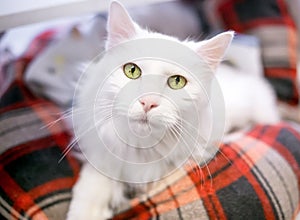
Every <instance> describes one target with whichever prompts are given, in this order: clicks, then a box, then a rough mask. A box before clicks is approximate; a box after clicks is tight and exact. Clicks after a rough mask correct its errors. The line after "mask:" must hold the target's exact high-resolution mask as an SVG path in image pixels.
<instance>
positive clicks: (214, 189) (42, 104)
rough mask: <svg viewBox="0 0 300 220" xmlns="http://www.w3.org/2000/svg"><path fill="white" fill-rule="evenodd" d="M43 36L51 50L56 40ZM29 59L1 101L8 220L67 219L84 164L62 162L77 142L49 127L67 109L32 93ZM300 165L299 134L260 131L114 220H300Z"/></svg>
mask: <svg viewBox="0 0 300 220" xmlns="http://www.w3.org/2000/svg"><path fill="white" fill-rule="evenodd" d="M41 36H45V38H42V39H43V42H44V43H46V42H47V39H48V37H50V39H51V36H52V35H51V34H49V35H48V37H47V35H41ZM50 39H49V40H50ZM30 48H36V49H37V51H40V48H39V47H35V46H33V47H30ZM26 54H38V53H34V51H31V53H26ZM25 57H29V58H26V59H24V58H21V59H18V60H16V61H14V62H11V63H10V65H11V67H13V68H6V69H7V70H8V69H9V70H13V72H15V73H16V78H15V81H14V82H13V83H12V84H11V86H10V87H9V89H8V90H7V91H6V92H5V94H4V95H3V96H2V97H1V102H0V180H1V181H0V219H37V220H40V219H45V220H46V219H51V220H63V219H65V216H66V212H67V210H68V205H69V202H70V200H71V188H72V186H73V184H74V183H75V181H76V178H77V175H78V172H79V163H78V161H76V160H75V159H74V158H73V157H71V156H70V155H67V157H66V158H65V159H63V160H62V161H61V162H58V161H59V159H60V158H61V156H62V153H63V151H64V149H65V148H66V146H67V145H68V143H69V141H70V135H69V133H68V132H67V129H66V127H65V126H64V124H63V123H62V122H61V121H58V122H57V123H55V124H54V125H52V126H46V125H48V124H49V123H51V122H53V121H55V120H56V119H57V118H58V117H59V114H60V110H59V109H58V108H57V107H56V106H55V105H54V104H53V103H51V102H49V101H47V100H43V99H41V98H37V97H35V96H34V95H33V94H32V93H31V92H30V91H29V90H28V89H27V88H26V86H24V84H23V81H22V79H23V72H24V69H25V68H26V66H27V64H28V62H30V60H31V58H30V56H25ZM299 165H300V135H299V133H297V132H296V131H295V130H294V129H293V128H291V127H290V126H288V125H286V124H278V125H277V126H256V127H255V128H253V129H252V130H251V131H250V132H248V133H247V134H244V135H243V136H241V137H240V138H239V139H238V140H236V141H234V142H232V143H228V144H223V145H222V146H221V148H220V152H219V153H218V154H217V155H216V157H215V158H214V159H213V160H212V161H211V162H210V163H208V164H207V166H205V167H202V168H201V169H199V168H198V167H197V165H195V164H192V163H190V164H187V166H186V167H185V169H181V170H178V171H177V172H175V173H174V174H172V175H171V176H169V177H168V178H166V179H164V180H161V181H160V182H158V183H156V184H154V186H153V187H152V189H151V190H150V191H149V192H148V193H147V194H145V195H143V196H142V197H139V198H135V199H133V200H132V201H131V202H130V204H128V207H127V208H124V209H123V211H120V212H119V214H116V216H115V217H114V218H113V219H188V220H190V219H204V220H205V219H243V220H244V219H268V220H269V219H292V218H293V217H294V215H295V214H296V212H297V210H298V205H299V179H300V178H299V177H300V172H299V171H300V170H299ZM99 187H101V186H99Z"/></svg>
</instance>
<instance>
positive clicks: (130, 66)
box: [123, 63, 142, 79]
mask: <svg viewBox="0 0 300 220" xmlns="http://www.w3.org/2000/svg"><path fill="white" fill-rule="evenodd" d="M123 72H124V73H125V75H126V76H127V77H128V78H129V79H137V78H139V77H140V76H141V75H142V71H141V69H140V68H139V67H138V66H137V65H136V64H134V63H126V64H125V65H124V66H123Z"/></svg>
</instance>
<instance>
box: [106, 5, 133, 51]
mask: <svg viewBox="0 0 300 220" xmlns="http://www.w3.org/2000/svg"><path fill="white" fill-rule="evenodd" d="M138 29H139V26H138V25H137V24H136V23H134V22H133V20H132V19H131V17H130V15H129V14H128V12H127V11H126V9H125V8H124V6H123V5H122V4H121V3H119V2H117V1H112V2H111V4H110V8H109V15H108V21H107V42H106V49H109V48H111V47H113V46H115V45H117V44H119V43H121V42H123V41H126V40H129V39H132V38H133V37H134V36H135V35H136V34H137V31H138Z"/></svg>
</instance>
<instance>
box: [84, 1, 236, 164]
mask: <svg viewBox="0 0 300 220" xmlns="http://www.w3.org/2000/svg"><path fill="white" fill-rule="evenodd" d="M107 34H108V35H107V41H106V46H105V48H106V51H107V52H108V54H109V52H110V51H114V49H115V48H116V49H117V48H118V47H117V46H118V45H120V44H126V42H127V43H134V42H136V41H135V40H139V39H163V40H168V41H172V42H175V43H177V44H180V45H181V46H182V45H183V46H184V48H185V49H187V48H189V51H191V52H192V53H193V55H195V56H196V57H197V61H198V56H199V62H204V63H205V65H206V69H203V71H207V72H209V74H213V72H215V71H216V68H217V66H218V65H219V63H220V61H221V60H222V57H223V55H224V53H225V51H226V49H227V47H228V46H229V44H230V42H231V40H232V38H233V32H225V33H222V34H219V35H217V36H216V37H214V38H212V39H210V40H205V41H201V42H193V41H184V42H181V41H179V40H178V39H176V38H174V37H171V36H166V35H163V34H159V33H153V32H151V31H148V30H146V29H143V28H141V27H140V26H139V25H138V24H136V23H135V22H134V21H133V20H132V18H131V17H130V15H129V14H128V12H127V11H126V10H125V8H124V7H123V6H122V5H121V4H120V3H118V2H115V1H114V2H112V3H111V5H110V10H109V16H108V21H107ZM145 47H147V45H145ZM159 49H160V48H157V50H159ZM125 52H126V53H125V55H126V54H128V53H130V48H129V49H128V48H127V50H126V51H125ZM114 55H115V56H117V55H118V54H115V53H114ZM98 63H103V60H101V61H99V62H98ZM98 63H97V62H95V65H92V67H91V69H90V70H88V71H87V72H86V79H85V80H86V81H85V82H86V83H84V84H83V86H82V87H80V89H81V94H79V95H80V98H79V102H78V103H79V108H80V106H81V107H83V108H85V109H87V111H86V112H88V113H86V117H90V118H91V123H93V124H92V125H91V124H89V123H86V121H87V120H85V121H80V120H82V119H83V118H85V117H79V121H80V122H82V123H79V126H82V124H88V125H87V126H88V127H87V128H89V129H90V128H91V127H92V126H99V127H100V129H99V132H98V134H99V133H100V136H101V137H102V138H103V139H105V140H104V142H105V141H106V142H107V144H105V145H106V146H112V147H113V148H114V149H110V150H112V151H113V153H114V154H116V155H118V156H120V157H122V158H124V157H123V156H124V155H125V156H126V159H128V157H131V159H132V160H133V161H134V162H143V163H144V162H147V161H152V160H151V159H149V157H151V154H152V153H153V154H156V153H157V154H158V157H159V156H162V155H168V153H170V152H171V150H170V148H171V149H172V148H173V146H174V145H175V144H176V143H177V140H178V138H179V136H182V137H184V138H183V139H185V140H184V143H183V144H182V146H183V147H184V146H186V145H189V143H190V142H189V140H193V138H194V137H195V138H198V136H199V135H198V136H197V134H192V133H193V132H194V133H199V132H200V133H201V134H200V136H201V137H204V138H203V139H204V140H205V139H206V138H207V137H206V136H207V134H206V133H207V131H209V132H210V128H209V126H210V125H209V123H210V122H209V120H211V116H210V104H209V99H208V97H207V91H206V90H205V89H204V87H205V85H204V86H202V85H203V84H205V83H206V81H205V79H203V82H201V83H199V81H198V80H197V79H196V78H195V76H193V75H192V74H191V73H190V72H189V71H187V70H186V69H185V68H183V67H182V66H180V65H176V63H172V62H165V61H163V60H161V59H158V58H157V59H156V58H155V57H154V58H151V59H150V58H149V59H138V60H132V61H131V60H129V61H128V62H126V63H122V65H121V66H119V67H116V69H115V70H114V72H113V73H111V74H110V75H109V76H108V77H107V78H105V77H102V78H105V83H104V84H102V85H101V86H103V87H102V88H99V85H100V84H99V82H97V80H98V81H99V77H101V75H99V74H101V72H103V69H101V68H99V69H98ZM200 71H202V70H200ZM204 75H205V74H204ZM206 75H207V74H206ZM208 83H209V82H208ZM201 84H202V85H201ZM89 101H90V102H93V103H92V104H90V105H89V104H87V102H89ZM92 109H94V110H95V111H96V112H93V111H94V110H92ZM195 109H196V110H195ZM78 111H79V112H83V111H82V110H81V109H79V110H78ZM92 114H94V116H91V115H92ZM195 118H197V119H196V120H195ZM193 120H194V121H196V122H199V123H197V125H196V127H197V128H195V126H193V122H194V121H193ZM199 126H200V127H201V128H199V129H198V127H199ZM81 130H82V131H85V130H86V129H84V128H83V129H81ZM97 130H98V128H97ZM79 133H80V132H79ZM149 134H150V135H149ZM147 138H148V139H147ZM92 139H93V138H92V137H90V138H87V141H86V142H89V141H90V140H92ZM193 141H194V140H193ZM196 141H197V142H199V140H196ZM124 143H126V144H127V147H126V146H124ZM84 144H85V146H87V144H86V143H84ZM147 144H149V145H151V146H153V145H156V144H158V145H160V147H159V148H157V149H154V148H153V149H154V150H153V151H152V150H150V151H148V152H147V153H146V154H145V153H144V154H143V153H141V150H140V148H143V147H147V146H145V145H147ZM95 145H97V144H96V143H93V144H91V146H95ZM116 146H118V147H116ZM132 146H136V147H137V148H132ZM133 149H134V150H133ZM202 150H203V149H202ZM132 151H133V152H132ZM122 152H123V153H124V154H123V156H122V155H119V154H122ZM130 152H132V153H130ZM181 152H183V151H181ZM202 153H203V151H202ZM174 154H176V152H175V153H174ZM180 154H181V153H178V155H173V157H172V158H174V157H175V158H177V157H180ZM93 155H94V153H93ZM130 155H131V156H130ZM208 156H211V155H208ZM154 157H155V158H156V159H157V157H156V156H154ZM145 158H146V159H145ZM147 158H148V159H147Z"/></svg>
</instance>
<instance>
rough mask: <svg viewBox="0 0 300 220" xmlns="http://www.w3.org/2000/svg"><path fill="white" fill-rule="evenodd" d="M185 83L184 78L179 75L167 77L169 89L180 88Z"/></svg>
mask: <svg viewBox="0 0 300 220" xmlns="http://www.w3.org/2000/svg"><path fill="white" fill-rule="evenodd" d="M186 83H187V80H186V78H184V77H183V76H180V75H175V76H170V77H169V79H168V85H169V86H170V88H171V89H182V88H183V87H184V86H185V85H186Z"/></svg>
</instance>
